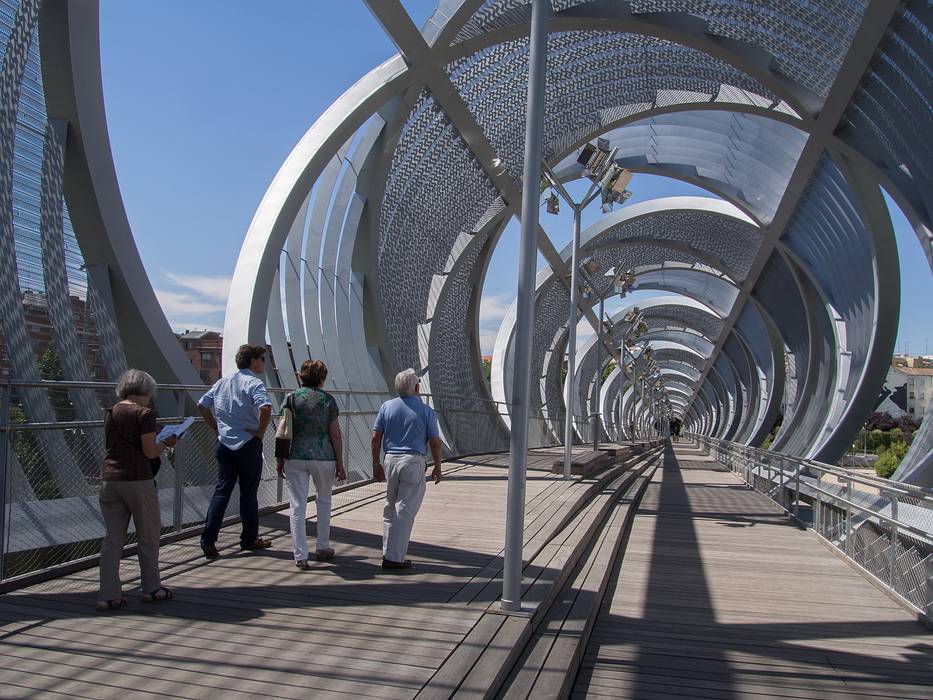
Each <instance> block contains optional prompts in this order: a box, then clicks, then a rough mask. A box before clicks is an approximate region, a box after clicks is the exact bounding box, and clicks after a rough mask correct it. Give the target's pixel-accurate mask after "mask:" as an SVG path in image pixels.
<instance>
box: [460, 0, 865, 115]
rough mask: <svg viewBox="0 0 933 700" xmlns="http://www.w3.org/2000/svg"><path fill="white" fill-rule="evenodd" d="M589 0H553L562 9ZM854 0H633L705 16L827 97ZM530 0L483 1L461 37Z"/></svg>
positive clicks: (650, 9) (645, 8) (856, 5)
mask: <svg viewBox="0 0 933 700" xmlns="http://www.w3.org/2000/svg"><path fill="white" fill-rule="evenodd" d="M589 1H590V0H552V3H551V4H552V7H553V9H554V11H555V12H560V11H562V10H566V9H569V8H572V7H576V6H579V5H585V4H588V2H589ZM864 4H865V3H864V2H862V1H860V0H856V1H854V2H848V1H847V0H821V1H820V2H812V1H811V0H758V1H757V2H745V1H740V0H633V1H632V2H631V3H628V5H629V8H630V10H631V12H632V13H633V14H636V15H637V14H641V13H651V14H654V13H675V12H676V13H684V14H689V15H693V16H698V17H701V18H703V19H704V20H706V32H707V33H708V34H712V35H715V36H721V37H726V38H729V39H736V40H739V41H743V42H748V43H750V44H753V45H754V46H757V47H760V48H762V49H764V50H766V51H769V52H770V53H772V54H773V55H774V67H775V69H776V70H778V71H779V72H781V73H783V74H784V75H786V76H788V77H790V78H793V79H794V80H796V81H798V82H800V83H801V84H803V85H805V86H806V87H808V88H809V89H810V90H812V91H813V92H816V93H818V94H820V95H822V96H824V97H825V96H826V95H827V94H828V92H829V87H830V86H831V85H832V81H833V80H834V79H835V77H836V74H837V72H838V71H839V69H840V67H841V66H842V61H843V60H844V58H845V55H846V53H847V51H848V48H849V44H851V42H852V39H853V37H854V36H855V32H856V30H857V29H858V26H859V23H860V21H861V17H862V13H863V11H864ZM529 17H530V10H529V2H528V0H490V1H489V2H485V3H483V5H482V7H480V8H479V9H478V10H477V11H476V12H475V13H474V14H473V16H472V17H471V18H470V19H469V20H468V21H467V22H466V23H465V24H464V26H463V27H462V28H461V29H460V31H459V33H458V34H457V40H458V41H463V40H466V39H470V38H473V37H476V36H479V35H481V34H482V33H483V32H486V31H489V30H492V29H496V28H499V27H506V26H511V25H513V24H516V23H518V22H527V21H528V18H529Z"/></svg>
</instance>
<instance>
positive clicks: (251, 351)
mask: <svg viewBox="0 0 933 700" xmlns="http://www.w3.org/2000/svg"><path fill="white" fill-rule="evenodd" d="M265 354H266V349H265V348H264V347H262V346H261V345H241V346H240V348H239V349H238V350H237V351H236V366H237V369H249V366H250V365H251V364H253V360H258V359H259V358H260V357H262V356H263V355H265Z"/></svg>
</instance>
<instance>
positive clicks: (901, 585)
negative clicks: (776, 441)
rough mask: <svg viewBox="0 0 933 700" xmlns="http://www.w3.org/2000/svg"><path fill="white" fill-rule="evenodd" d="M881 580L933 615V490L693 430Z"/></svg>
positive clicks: (754, 485)
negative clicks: (760, 448)
mask: <svg viewBox="0 0 933 700" xmlns="http://www.w3.org/2000/svg"><path fill="white" fill-rule="evenodd" d="M691 437H692V438H693V439H694V440H696V441H697V442H698V443H699V444H700V445H701V446H703V447H705V448H706V449H708V450H709V452H710V454H711V455H712V456H713V457H714V458H715V459H716V461H717V462H719V463H720V464H722V465H723V466H725V467H728V468H729V469H731V470H732V471H733V472H734V473H735V474H737V475H738V476H739V477H740V478H742V479H743V480H744V481H745V483H747V484H748V485H749V486H750V487H751V488H753V489H755V490H756V491H758V492H759V493H762V494H764V495H765V496H767V497H768V498H770V499H771V500H772V501H774V502H775V503H777V504H778V505H780V506H781V507H782V508H783V509H784V510H785V511H786V512H787V513H788V514H789V515H791V516H793V517H794V518H795V519H796V520H798V521H799V522H800V523H801V524H803V525H805V526H806V527H808V528H809V529H811V530H812V531H813V532H815V533H816V534H817V535H818V536H820V537H821V538H822V539H823V540H824V541H825V542H827V543H828V544H830V545H831V546H832V547H834V548H835V549H836V550H837V551H838V552H839V553H841V554H842V555H844V556H845V557H846V558H847V559H848V560H849V561H851V562H853V563H855V564H856V565H857V566H858V567H859V568H860V569H861V570H862V571H863V572H864V573H865V574H866V575H868V576H869V577H870V578H871V579H872V580H874V581H875V582H876V583H877V584H879V585H881V586H883V587H884V588H886V589H887V590H888V591H889V592H891V593H893V594H894V595H895V596H897V597H898V598H899V599H900V600H901V601H903V602H904V603H906V604H908V605H909V606H910V607H911V608H913V609H914V610H916V611H917V612H918V613H921V614H922V615H924V616H925V617H926V618H927V619H928V620H933V490H930V489H924V488H920V487H916V486H910V485H907V484H900V483H897V482H893V481H889V480H888V479H882V478H880V477H875V476H870V475H864V474H860V473H858V472H854V471H851V470H848V469H843V468H840V467H835V466H832V465H829V464H823V463H821V462H814V461H810V460H806V459H801V458H798V457H793V456H790V455H786V454H781V453H777V452H770V451H768V450H759V449H756V448H753V447H748V446H745V445H739V444H737V443H734V442H729V441H726V440H719V439H717V438H711V437H706V436H702V435H692V436H691Z"/></svg>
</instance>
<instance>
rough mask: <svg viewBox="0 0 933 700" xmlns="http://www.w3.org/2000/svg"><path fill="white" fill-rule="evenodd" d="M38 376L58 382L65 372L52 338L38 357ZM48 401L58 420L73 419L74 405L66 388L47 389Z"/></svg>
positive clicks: (62, 378) (61, 379)
mask: <svg viewBox="0 0 933 700" xmlns="http://www.w3.org/2000/svg"><path fill="white" fill-rule="evenodd" d="M39 376H40V377H42V379H44V380H46V381H52V382H60V381H63V380H64V379H65V372H64V371H63V370H62V363H61V358H59V356H58V348H57V347H56V346H55V341H54V340H53V341H52V342H51V343H49V347H48V348H46V350H45V352H44V353H42V355H41V356H40V357H39ZM49 402H50V403H51V404H52V410H54V411H55V417H56V418H58V420H60V421H66V420H74V419H75V407H74V404H73V403H72V402H71V399H70V398H69V396H68V390H67V389H49Z"/></svg>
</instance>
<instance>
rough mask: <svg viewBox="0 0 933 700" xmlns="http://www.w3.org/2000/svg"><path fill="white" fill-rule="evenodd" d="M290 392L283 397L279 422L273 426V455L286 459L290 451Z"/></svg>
mask: <svg viewBox="0 0 933 700" xmlns="http://www.w3.org/2000/svg"><path fill="white" fill-rule="evenodd" d="M291 398H292V397H291V394H289V396H288V398H286V399H285V404H284V405H283V406H282V413H281V414H280V415H279V422H278V424H277V425H276V426H275V456H276V457H278V458H280V459H288V455H289V453H290V452H291V451H292V421H293V419H294V417H293V416H292V410H291V408H289V400H290V399H291Z"/></svg>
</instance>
